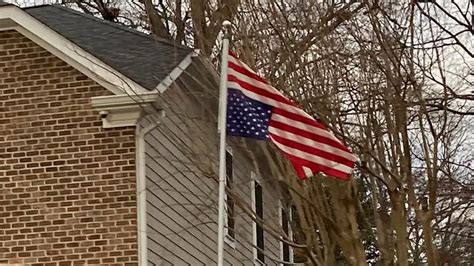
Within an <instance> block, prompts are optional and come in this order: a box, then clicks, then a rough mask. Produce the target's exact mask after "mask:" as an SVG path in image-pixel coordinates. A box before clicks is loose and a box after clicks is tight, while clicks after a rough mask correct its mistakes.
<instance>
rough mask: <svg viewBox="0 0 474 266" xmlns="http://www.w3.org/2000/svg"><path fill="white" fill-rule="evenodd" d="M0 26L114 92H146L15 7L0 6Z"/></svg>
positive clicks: (146, 91) (118, 93)
mask: <svg viewBox="0 0 474 266" xmlns="http://www.w3.org/2000/svg"><path fill="white" fill-rule="evenodd" d="M1 25H4V26H5V28H6V29H14V30H16V31H18V32H19V33H21V34H23V35H24V36H25V37H27V38H29V39H30V40H32V41H33V42H35V43H36V44H38V45H39V46H41V47H43V48H44V49H46V50H47V51H49V52H50V53H52V54H53V55H55V56H57V57H58V58H60V59H61V60H63V61H65V62H66V63H68V64H69V65H71V66H72V67H74V68H76V69H77V70H79V71H80V72H82V73H83V74H84V75H86V76H88V77H89V78H91V79H92V80H94V81H96V82H97V83H99V84H100V85H101V86H103V87H104V88H106V89H108V90H109V91H111V92H112V93H114V94H117V95H120V94H130V95H133V94H145V93H148V92H149V91H148V90H147V89H145V88H143V87H142V86H141V85H139V84H138V83H136V82H134V81H133V80H131V79H130V78H128V77H126V76H125V75H123V74H121V73H120V72H118V71H117V70H115V69H113V68H112V67H110V66H109V65H107V64H105V63H104V62H102V61H101V60H99V59H98V58H96V57H95V56H93V55H91V54H90V53H88V52H86V51H84V50H83V49H82V48H80V47H79V46H77V45H76V44H74V43H72V42H71V41H69V40H67V39H66V38H64V37H63V36H61V35H60V34H58V33H57V32H55V31H53V30H52V29H50V28H49V27H48V26H46V25H45V24H43V23H41V22H40V21H38V20H37V19H35V18H34V17H33V16H31V15H29V14H28V13H26V12H25V11H23V10H21V9H20V8H19V7H17V6H14V5H9V6H2V7H0V26H1ZM15 25H16V26H15ZM2 30H3V29H2Z"/></svg>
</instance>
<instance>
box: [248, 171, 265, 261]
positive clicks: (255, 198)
mask: <svg viewBox="0 0 474 266" xmlns="http://www.w3.org/2000/svg"><path fill="white" fill-rule="evenodd" d="M251 190H252V210H253V211H254V213H255V215H256V218H257V221H261V220H263V219H264V217H263V189H262V186H261V185H260V183H258V181H257V180H256V178H255V175H254V174H253V173H252V184H251ZM253 244H254V246H255V247H254V258H255V261H256V263H259V264H262V265H263V264H264V263H265V253H264V250H265V235H264V231H263V227H262V225H261V224H260V223H258V222H257V223H256V222H254V223H253Z"/></svg>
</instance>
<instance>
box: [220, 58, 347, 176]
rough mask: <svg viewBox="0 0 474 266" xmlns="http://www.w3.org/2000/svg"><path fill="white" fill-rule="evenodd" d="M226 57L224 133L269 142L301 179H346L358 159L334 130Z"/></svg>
mask: <svg viewBox="0 0 474 266" xmlns="http://www.w3.org/2000/svg"><path fill="white" fill-rule="evenodd" d="M228 60H229V61H228V62H229V63H228V81H227V87H228V94H227V134H228V135H233V136H240V137H250V138H255V139H260V140H269V141H272V142H273V143H274V144H275V145H276V146H277V147H278V148H279V149H280V150H281V151H282V152H283V153H284V154H285V155H286V156H287V157H288V158H289V160H290V161H291V163H292V164H293V166H294V167H295V169H296V173H297V174H298V176H299V177H300V178H302V179H304V178H307V177H311V176H313V175H314V174H315V173H320V172H322V173H324V174H327V175H329V176H334V177H336V178H339V179H343V180H347V179H349V178H350V176H351V173H352V170H353V168H354V164H355V161H356V157H355V156H354V155H353V154H352V153H351V151H350V150H349V149H348V148H347V147H346V146H345V145H344V144H343V143H342V142H341V141H340V140H338V139H337V138H336V137H335V136H334V134H332V133H331V132H330V131H329V130H328V129H327V128H326V127H325V126H324V125H323V124H322V123H320V122H318V121H316V120H315V119H314V118H313V117H311V116H310V115H309V114H307V113H306V112H305V111H303V110H302V109H300V108H298V107H297V106H295V104H294V103H292V102H291V101H290V100H289V99H288V98H286V97H285V96H284V95H283V94H281V93H280V92H279V91H278V90H277V89H275V88H274V87H272V86H271V85H270V84H268V82H267V81H265V80H264V79H263V78H262V77H260V76H259V75H257V74H256V73H255V72H254V71H253V70H252V69H250V68H249V67H248V66H247V65H246V64H244V63H243V62H241V61H240V60H239V59H238V58H237V57H235V56H234V55H233V54H230V55H229V58H228Z"/></svg>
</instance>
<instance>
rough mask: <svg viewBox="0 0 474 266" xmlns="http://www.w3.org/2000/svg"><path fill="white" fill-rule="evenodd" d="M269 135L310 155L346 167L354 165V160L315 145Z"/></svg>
mask: <svg viewBox="0 0 474 266" xmlns="http://www.w3.org/2000/svg"><path fill="white" fill-rule="evenodd" d="M270 135H271V136H272V138H273V139H274V140H275V141H277V142H279V143H281V144H283V145H285V146H288V147H291V148H294V149H298V150H300V151H304V152H306V153H310V154H312V155H316V156H318V157H321V158H323V159H326V160H329V161H332V162H334V165H336V164H343V165H346V166H348V167H354V162H353V161H351V160H348V159H346V158H344V157H341V156H337V155H336V154H332V153H329V152H325V151H322V150H320V149H317V148H315V147H310V146H307V145H304V144H302V143H300V142H297V141H294V140H289V139H286V138H283V137H281V136H278V135H275V134H272V133H270Z"/></svg>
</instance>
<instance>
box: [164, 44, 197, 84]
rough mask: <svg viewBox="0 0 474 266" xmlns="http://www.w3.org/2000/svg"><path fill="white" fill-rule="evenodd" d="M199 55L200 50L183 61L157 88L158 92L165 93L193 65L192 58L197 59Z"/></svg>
mask: <svg viewBox="0 0 474 266" xmlns="http://www.w3.org/2000/svg"><path fill="white" fill-rule="evenodd" d="M198 55H199V50H197V49H196V50H194V51H193V52H191V53H189V54H188V55H187V56H186V57H185V58H184V59H183V61H181V62H180V63H179V64H178V65H177V66H176V67H175V68H174V69H173V70H172V71H171V72H170V73H169V74H168V76H166V77H165V78H164V79H163V80H162V81H161V82H160V84H158V86H156V90H157V91H159V92H160V93H163V92H165V91H166V90H167V89H168V88H169V87H170V86H171V84H173V82H174V81H175V80H177V79H178V77H179V76H180V75H181V74H182V73H183V72H184V70H186V68H187V67H188V66H189V65H190V64H191V63H192V58H193V57H196V56H198Z"/></svg>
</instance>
